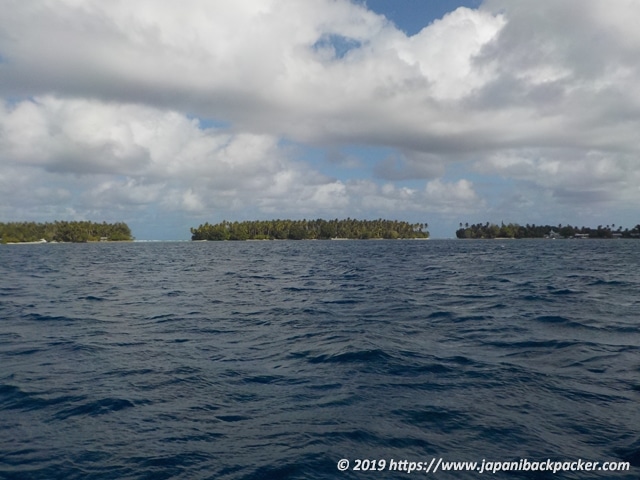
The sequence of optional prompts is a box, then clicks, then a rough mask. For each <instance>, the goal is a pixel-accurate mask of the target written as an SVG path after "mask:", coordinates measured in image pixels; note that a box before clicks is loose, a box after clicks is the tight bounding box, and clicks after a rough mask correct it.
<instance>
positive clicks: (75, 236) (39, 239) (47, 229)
mask: <svg viewBox="0 0 640 480" xmlns="http://www.w3.org/2000/svg"><path fill="white" fill-rule="evenodd" d="M132 240H133V237H132V236H131V229H129V226H128V225H127V224H126V223H123V222H117V223H106V222H102V223H96V222H89V221H72V222H67V221H55V222H46V223H36V222H9V223H0V243H63V242H64V243H85V242H127V241H132Z"/></svg>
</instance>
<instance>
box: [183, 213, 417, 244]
mask: <svg viewBox="0 0 640 480" xmlns="http://www.w3.org/2000/svg"><path fill="white" fill-rule="evenodd" d="M426 228H427V224H424V223H413V224H412V223H408V222H401V221H397V220H382V219H378V220H355V219H352V218H347V219H346V220H338V219H335V220H322V219H317V220H279V219H278V220H255V221H246V222H228V221H226V220H225V221H223V222H221V223H217V224H214V225H211V224H209V223H205V224H204V225H200V226H199V227H198V228H191V239H192V240H316V239H318V240H323V239H324V240H328V239H331V238H349V239H361V240H364V239H398V238H429V232H428V231H426V230H425V229H426Z"/></svg>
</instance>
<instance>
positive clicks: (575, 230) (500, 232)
mask: <svg viewBox="0 0 640 480" xmlns="http://www.w3.org/2000/svg"><path fill="white" fill-rule="evenodd" d="M549 236H553V237H562V238H576V237H585V238H640V224H639V225H636V226H635V227H633V228H632V229H629V228H625V229H624V230H623V229H622V227H621V226H618V227H617V229H616V225H615V224H611V225H606V226H602V225H598V226H597V227H596V228H592V227H584V226H583V227H577V226H572V225H563V224H558V225H535V224H532V225H530V224H528V223H527V224H526V225H518V224H517V223H509V224H507V225H505V224H504V223H502V224H501V225H499V226H498V225H496V224H494V223H489V222H486V223H484V224H483V223H476V224H472V225H469V224H468V223H465V224H464V225H463V224H462V223H460V228H459V229H458V230H456V237H458V238H545V237H549Z"/></svg>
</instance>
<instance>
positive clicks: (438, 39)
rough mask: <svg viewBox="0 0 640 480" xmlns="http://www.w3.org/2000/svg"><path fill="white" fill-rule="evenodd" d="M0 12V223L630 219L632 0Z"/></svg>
mask: <svg viewBox="0 0 640 480" xmlns="http://www.w3.org/2000/svg"><path fill="white" fill-rule="evenodd" d="M0 10H1V11H2V12H3V13H2V15H1V16H0V99H1V100H0V221H4V222H8V221H53V220H91V221H98V222H102V221H106V222H115V221H124V222H126V223H127V224H128V225H129V226H130V227H131V229H132V232H133V235H134V236H135V237H136V238H137V239H147V240H150V239H188V238H189V236H190V233H189V228H190V227H197V226H198V225H200V224H202V223H205V222H209V223H217V222H220V221H222V220H230V221H234V220H238V221H242V220H257V219H275V218H291V219H303V218H306V219H310V218H325V219H333V218H347V217H350V218H357V219H376V218H385V219H396V220H403V221H409V222H412V223H413V222H419V223H427V224H428V225H429V227H428V230H429V231H430V233H431V235H432V237H434V238H447V237H453V236H454V235H455V230H456V229H457V228H458V227H459V224H460V223H477V222H481V223H485V222H494V223H498V224H499V223H500V222H504V223H509V222H514V223H519V224H523V225H524V224H527V223H535V224H550V225H557V224H559V223H561V224H564V225H566V224H571V225H577V226H583V225H584V226H592V227H595V226H598V225H610V224H615V225H616V228H617V226H623V227H629V228H632V227H634V226H635V225H637V224H638V223H640V214H639V210H640V209H639V207H638V205H640V156H639V154H640V135H639V134H638V132H640V62H638V58H640V29H638V28H637V25H638V24H639V23H640V2H637V1H636V0H616V1H615V2H611V1H607V0H563V1H561V2H559V1H557V0H484V1H482V0H466V1H459V0H451V1H447V0H366V1H363V0H352V1H349V0H308V1H300V0H216V1H210V0H182V1H180V2H175V1H169V0H110V1H108V2H105V1H103V0H30V1H28V2H24V1H18V0H0Z"/></svg>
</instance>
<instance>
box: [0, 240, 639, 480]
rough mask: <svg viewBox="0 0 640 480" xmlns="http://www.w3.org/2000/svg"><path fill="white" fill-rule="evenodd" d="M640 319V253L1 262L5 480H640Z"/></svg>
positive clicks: (172, 245) (158, 249) (318, 248)
mask: <svg viewBox="0 0 640 480" xmlns="http://www.w3.org/2000/svg"><path fill="white" fill-rule="evenodd" d="M639 313H640V242H639V241H634V240H603V241H600V240H517V241H506V240H505V241H501V240H468V241H463V240H429V241H341V242H336V241H299V242H296V241H265V242H220V243H217V242H158V243H156V242H154V243H117V244H116V243H92V244H55V245H54V244H46V245H1V246H0V479H12V480H13V479H20V480H22V479H46V480H53V479H65V480H69V479H216V480H259V479H260V480H263V479H265V480H269V479H291V480H293V479H295V480H303V479H304V480H306V479H314V480H315V479H371V480H373V479H391V478H394V479H395V478H436V479H476V480H478V479H481V478H510V479H513V478H523V479H584V478H607V479H624V480H627V479H638V478H640V408H639V405H640V333H639V328H638V327H639V319H640V316H639ZM455 462H466V463H464V464H463V463H460V464H457V463H455ZM472 462H477V464H476V465H474V464H473V463H472ZM580 462H582V463H580ZM595 462H598V463H595ZM587 463H589V465H588V466H590V467H592V468H591V469H590V470H587ZM436 467H437V468H436ZM555 467H557V468H555ZM572 467H575V468H572ZM552 468H553V469H555V470H556V471H555V473H554V472H553V471H552V470H551V469H552ZM410 470H411V471H410ZM493 471H495V473H493Z"/></svg>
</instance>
